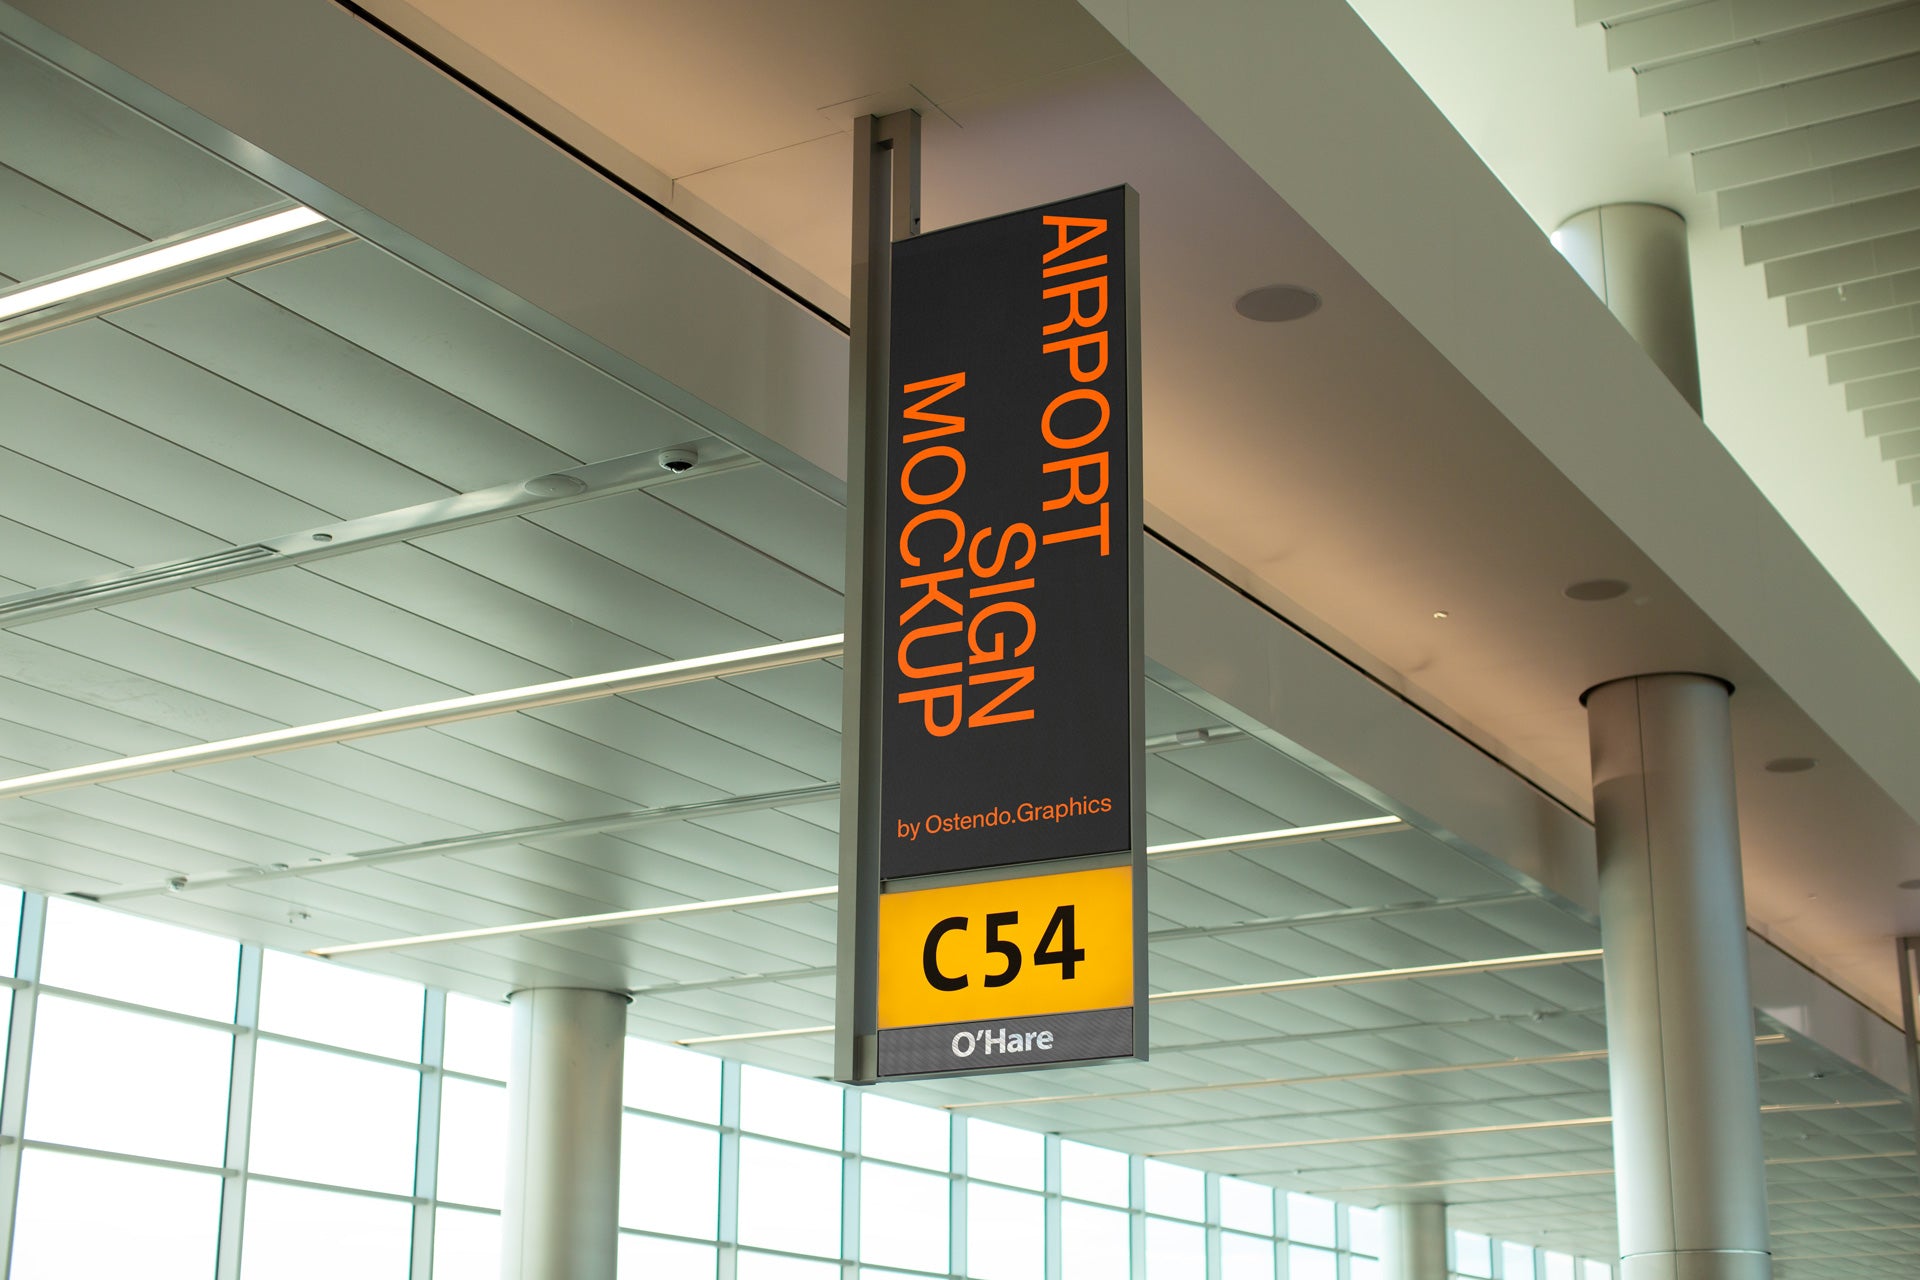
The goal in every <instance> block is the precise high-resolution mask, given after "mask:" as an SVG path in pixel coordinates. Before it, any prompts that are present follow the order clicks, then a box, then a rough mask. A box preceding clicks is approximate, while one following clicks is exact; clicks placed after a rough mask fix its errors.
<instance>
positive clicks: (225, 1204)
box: [214, 946, 261, 1280]
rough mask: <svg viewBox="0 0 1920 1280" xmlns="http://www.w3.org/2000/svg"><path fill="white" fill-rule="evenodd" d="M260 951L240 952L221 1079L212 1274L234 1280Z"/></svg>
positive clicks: (242, 1215)
mask: <svg viewBox="0 0 1920 1280" xmlns="http://www.w3.org/2000/svg"><path fill="white" fill-rule="evenodd" d="M260 962H261V955H260V948H258V947H254V946H242V947H241V948H240V973H239V979H238V981H237V982H236V983H235V988H234V1001H233V1021H234V1027H235V1030H234V1033H233V1066H232V1069H231V1071H230V1072H229V1073H228V1076H227V1143H226V1147H225V1155H224V1156H223V1157H222V1158H223V1159H224V1160H225V1162H226V1166H227V1168H228V1169H229V1170H231V1172H230V1173H229V1174H228V1175H227V1177H226V1178H225V1179H224V1180H223V1181H222V1182H221V1184H220V1245H219V1253H218V1255H217V1257H218V1262H217V1264H216V1267H215V1271H214V1274H215V1275H216V1276H218V1277H219V1280H238V1277H239V1275H240V1250H241V1248H242V1247H243V1242H242V1235H243V1234H244V1231H245V1228H246V1216H247V1146H248V1142H249V1140H250V1138H251V1136H252V1133H253V1068H254V1060H255V1057H256V1056H257V1051H258V1048H259V1043H260V1041H259V1029H260Z"/></svg>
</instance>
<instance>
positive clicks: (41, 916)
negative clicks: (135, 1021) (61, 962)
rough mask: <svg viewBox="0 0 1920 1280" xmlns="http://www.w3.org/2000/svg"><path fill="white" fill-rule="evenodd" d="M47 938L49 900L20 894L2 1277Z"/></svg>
mask: <svg viewBox="0 0 1920 1280" xmlns="http://www.w3.org/2000/svg"><path fill="white" fill-rule="evenodd" d="M46 933H47V900H46V898H45V897H44V896H43V895H41V894H38V893H26V894H22V895H20V950H19V958H18V962H17V964H16V966H15V968H14V976H16V977H18V978H20V979H22V980H23V981H25V982H26V983H27V985H26V986H23V987H18V988H15V989H14V991H13V1017H12V1018H11V1019H10V1020H9V1022H8V1024H7V1046H6V1079H5V1083H4V1086H3V1088H0V1275H4V1274H6V1273H8V1272H10V1271H11V1270H12V1267H13V1215H14V1208H15V1206H16V1205H17V1204H18V1202H19V1199H20V1154H21V1152H20V1139H21V1138H22V1137H24V1136H25V1134H26V1120H27V1084H28V1070H29V1068H30V1067H31V1065H32V1061H33V1023H34V1015H35V1013H36V1012H37V1010H38V1008H39V1000H40V990H39V988H40V953H41V949H42V944H43V943H44V941H45V939H46Z"/></svg>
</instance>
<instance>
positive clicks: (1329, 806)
mask: <svg viewBox="0 0 1920 1280" xmlns="http://www.w3.org/2000/svg"><path fill="white" fill-rule="evenodd" d="M1169 696H1171V695H1169ZM1180 702H1181V703H1182V704H1184V705H1185V707H1186V708H1187V710H1186V712H1185V714H1186V715H1187V716H1188V717H1192V716H1193V715H1194V710H1195V709H1194V708H1193V705H1192V704H1191V703H1188V702H1186V700H1185V699H1180ZM1210 723H1211V722H1210V721H1202V722H1201V723H1200V724H1192V725H1181V726H1180V727H1182V728H1200V727H1207V726H1208V725H1209V724H1210ZM1149 732H1153V731H1152V730H1150V731H1149ZM1156 758H1157V759H1158V760H1160V761H1161V762H1163V763H1164V764H1165V765H1166V766H1167V767H1169V768H1172V769H1178V770H1180V771H1181V772H1183V773H1187V774H1191V775H1192V776H1194V777H1195V778H1198V779H1201V780H1202V781H1205V782H1207V783H1209V784H1211V786H1212V787H1213V788H1216V789H1218V790H1223V791H1226V792H1228V793H1231V794H1233V795H1236V796H1244V797H1246V799H1247V800H1248V801H1250V802H1251V803H1253V804H1255V805H1258V806H1260V807H1261V808H1264V809H1266V810H1267V811H1268V812H1270V813H1273V814H1276V815H1284V816H1285V818H1286V820H1287V821H1288V822H1290V823H1295V824H1298V825H1301V826H1306V825H1308V824H1311V823H1320V822H1341V821H1345V820H1348V819H1351V818H1369V817H1376V816H1378V814H1379V810H1378V809H1377V808H1375V807H1374V806H1372V805H1369V804H1367V803H1365V802H1364V801H1362V800H1360V799H1358V798H1357V797H1356V796H1355V795H1354V794H1353V793H1352V792H1351V791H1348V790H1347V789H1346V788H1345V787H1342V786H1340V785H1339V784H1337V783H1335V782H1332V781H1330V780H1328V779H1327V778H1324V777H1322V776H1321V775H1319V774H1317V773H1315V772H1313V771H1312V770H1311V769H1309V768H1307V767H1306V766H1305V765H1302V764H1299V763H1297V762H1295V761H1293V760H1289V759H1287V758H1286V757H1285V756H1282V755H1280V754H1279V753H1277V752H1276V751H1274V750H1273V749H1272V748H1271V747H1269V746H1267V745H1266V744H1265V743H1262V742H1260V741H1258V740H1257V739H1254V738H1251V737H1248V738H1239V739H1229V740H1228V741H1225V742H1220V743H1210V744H1208V745H1207V747H1206V749H1205V750H1197V749H1194V750H1186V751H1176V752H1170V753H1168V754H1166V755H1164V756H1159V757H1156ZM1196 829H1197V828H1196ZM1252 829H1253V828H1249V827H1243V828H1238V830H1252ZM1221 834H1231V831H1227V832H1222V833H1221Z"/></svg>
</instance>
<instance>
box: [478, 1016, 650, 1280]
mask: <svg viewBox="0 0 1920 1280" xmlns="http://www.w3.org/2000/svg"><path fill="white" fill-rule="evenodd" d="M510 1002H511V1004H512V1005H513V1068H512V1073H511V1077H510V1078H509V1080H508V1081H507V1123H508V1134H507V1201H506V1213H505V1222H504V1223H503V1231H502V1241H501V1263H500V1274H501V1275H502V1277H503V1278H504V1280H614V1255H615V1252H616V1249H617V1246H618V1243H619V1230H620V1227H619V1222H620V1218H619V1208H620V1082H621V1070H622V1065H623V1059H624V1057H625V1053H626V1029H627V997H626V994H625V993H624V992H618V991H584V990H578V989H574V988H568V987H539V988H534V989H531V990H527V991H516V992H514V993H513V996H512V997H511V1001H510Z"/></svg>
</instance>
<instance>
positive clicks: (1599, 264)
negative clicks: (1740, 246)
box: [1553, 204, 1700, 413]
mask: <svg viewBox="0 0 1920 1280" xmlns="http://www.w3.org/2000/svg"><path fill="white" fill-rule="evenodd" d="M1553 245H1554V247H1555V248H1556V249H1558V250H1560V256H1561V257H1563V258H1565V259H1566V260H1567V261H1568V262H1569V263H1571V264H1572V265H1573V269H1574V270H1575V271H1577V272H1579V273H1580V278H1581V279H1583V280H1585V281H1586V282H1587V285H1588V287H1590V288H1591V289H1592V290H1593V291H1594V292H1595V293H1597V294H1599V295H1600V301H1602V302H1604V303H1606V304H1607V310H1609V311H1611V312H1613V315H1614V318H1615V319H1617V320H1618V321H1619V322H1620V324H1621V327H1623V328H1624V329H1626V331H1627V332H1628V333H1630V334H1632V335H1633V338H1634V341H1636V342H1638V343H1639V344H1640V345H1641V346H1642V347H1644V348H1645V349H1646V352H1647V354H1648V355H1650V356H1652V357H1653V362H1654V363H1655V364H1657V365H1659V366H1660V369H1661V371H1662V372H1664V373H1665V374H1666V375H1667V378H1668V380H1669V381H1671V382H1672V383H1673V385H1674V389H1675V390H1677V391H1678V392H1679V393H1680V394H1681V395H1682V396H1685V397H1686V401H1687V403H1688V404H1690V405H1692V406H1693V408H1694V411H1695V412H1696V413H1697V412H1699V410H1700V354H1699V351H1698V349H1697V348H1696V347H1695V346H1694V340H1693V278H1692V276H1691V275H1690V274H1689V271H1688V267H1687V222H1686V219H1684V218H1682V217H1681V216H1680V215H1679V214H1677V213H1675V212H1674V211H1673V210H1671V209H1667V208H1663V207H1662V206H1660V205H1657V204H1607V205H1601V206H1600V207H1599V208H1597V209H1588V210H1587V211H1586V212H1584V213H1576V214H1574V215H1573V216H1572V217H1571V218H1568V219H1567V220H1566V221H1565V222H1563V223H1561V224H1560V226H1559V227H1558V228H1557V229H1556V230H1555V231H1554V233H1553Z"/></svg>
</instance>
